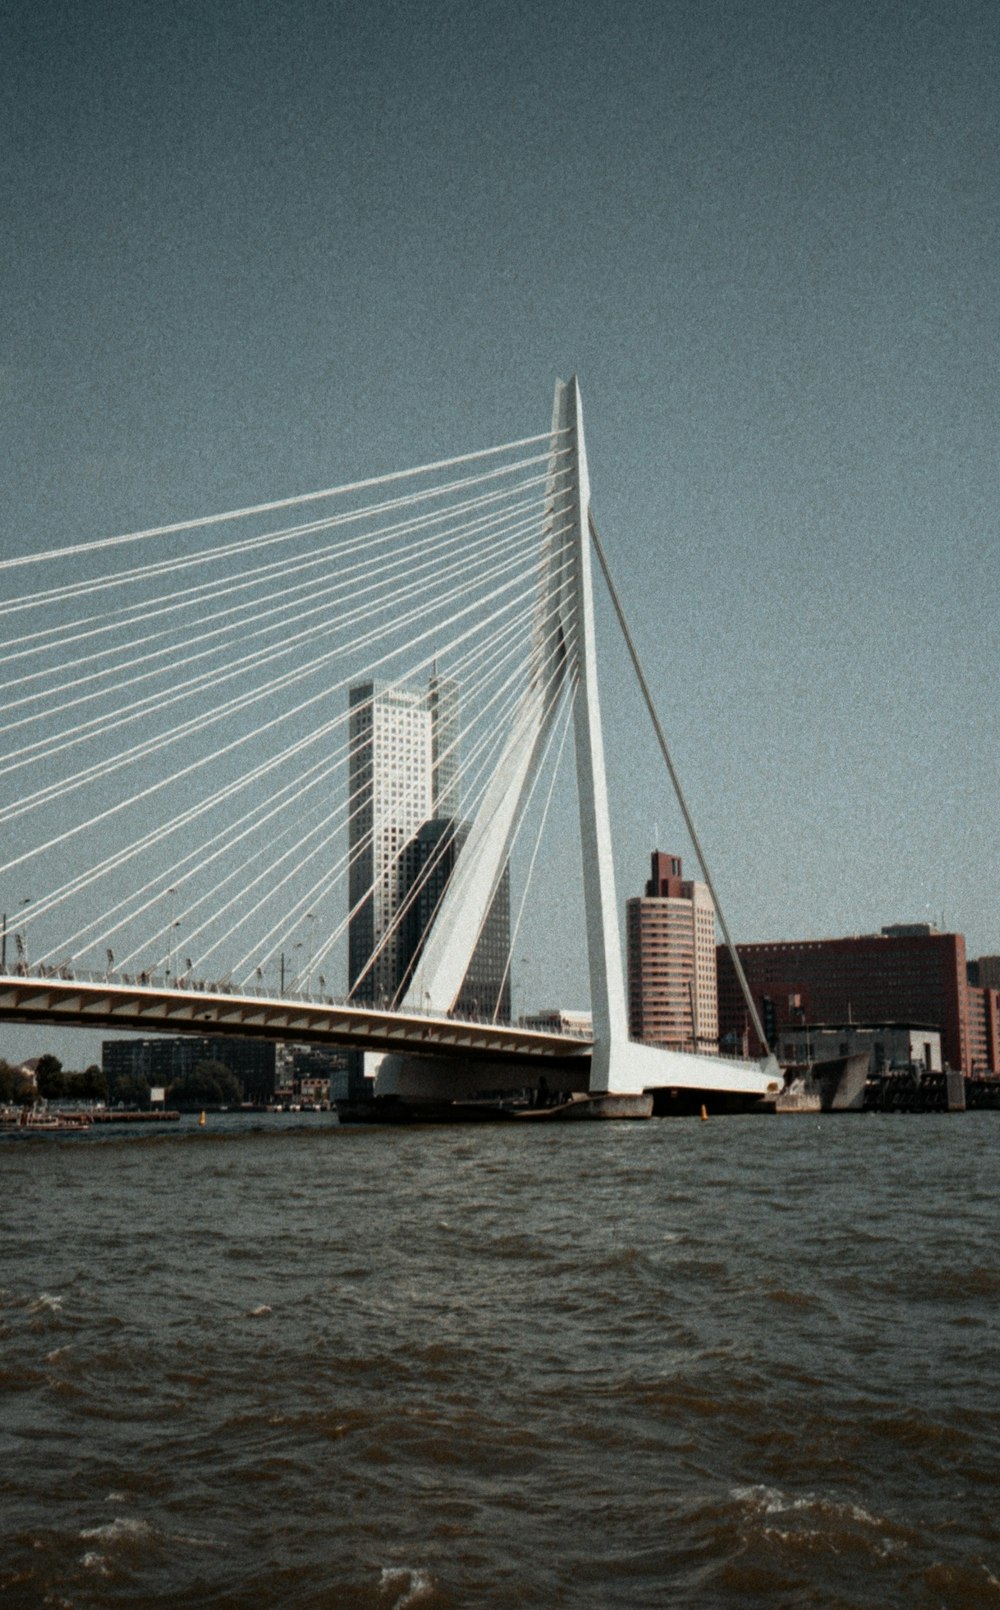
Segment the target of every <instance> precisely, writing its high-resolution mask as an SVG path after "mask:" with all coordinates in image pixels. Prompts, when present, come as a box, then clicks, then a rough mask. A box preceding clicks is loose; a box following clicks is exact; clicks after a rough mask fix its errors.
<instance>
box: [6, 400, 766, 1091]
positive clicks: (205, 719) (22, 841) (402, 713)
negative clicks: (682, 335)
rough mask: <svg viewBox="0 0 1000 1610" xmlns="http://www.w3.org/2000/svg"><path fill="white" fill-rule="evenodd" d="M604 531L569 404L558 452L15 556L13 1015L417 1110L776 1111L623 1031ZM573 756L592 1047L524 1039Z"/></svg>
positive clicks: (747, 1078) (739, 1086)
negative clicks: (603, 706)
mask: <svg viewBox="0 0 1000 1610" xmlns="http://www.w3.org/2000/svg"><path fill="white" fill-rule="evenodd" d="M592 539H593V542H594V543H595V544H597V551H598V553H599V555H600V557H601V561H602V564H603V562H604V561H603V555H602V554H601V551H600V547H599V543H598V542H597V536H596V531H595V530H594V528H593V525H592V521H591V519H590V497H589V482H588V471H587V459H586V449H585V444H584V436H583V421H582V410H581V404H580V395H579V389H578V387H577V384H576V382H575V381H571V382H569V383H566V384H563V383H561V382H560V383H559V384H558V385H557V388H556V398H555V406H554V411H553V420H552V426H551V429H550V430H549V431H547V432H545V433H544V434H539V435H536V436H531V437H526V438H523V439H520V440H517V441H514V442H511V443H507V444H505V445H503V446H501V447H497V448H490V449H485V450H480V451H477V452H473V453H467V454H463V455H461V456H458V457H454V458H450V459H446V460H441V461H438V462H436V463H434V464H429V465H423V466H420V467H418V468H417V469H414V470H410V471H403V472H396V473H394V474H391V475H386V476H381V477H375V478H371V479H368V480H364V481H357V482H353V483H350V484H347V485H343V486H337V487H333V488H329V489H326V490H324V491H321V492H317V493H310V494H306V495H303V496H300V497H295V498H288V499H283V500H279V501H275V502H272V503H268V504H262V505H257V506H254V507H252V508H246V509H241V510H237V511H233V512H231V513H228V514H223V515H213V516H209V517H206V518H203V519H198V520H189V521H183V522H178V523H175V524H173V525H169V526H163V527H158V528H155V529H150V530H144V531H138V532H132V533H129V534H127V535H125V536H121V537H114V538H104V539H97V540H94V541H91V542H84V543H80V544H78V545H76V546H74V547H72V548H68V549H55V550H51V551H49V552H46V553H40V554H26V555H23V556H21V557H18V558H14V559H9V560H6V561H3V562H2V563H0V570H2V571H3V572H5V575H4V580H5V581H6V583H7V586H6V588H5V589H4V591H5V594H6V598H5V601H3V602H2V603H0V619H2V621H3V626H4V639H3V647H2V651H0V675H2V677H3V681H2V684H0V699H2V701H3V707H4V748H3V755H2V757H0V776H2V777H3V778H4V780H5V784H6V786H5V790H4V795H5V802H4V804H3V805H2V806H0V823H2V825H3V839H2V849H0V888H2V890H3V893H0V902H2V904H3V906H4V908H5V911H6V915H5V916H4V918H3V955H2V962H0V1018H7V1019H13V1020H17V1021H38V1022H49V1023H59V1024H63V1025H79V1026H88V1027H102V1028H115V1027H117V1028H119V1029H126V1028H127V1029H139V1030H142V1031H144V1032H147V1033H148V1032H151V1031H153V1030H155V1031H170V1032H198V1033H201V1034H204V1033H206V1032H211V1033H213V1034H214V1033H233V1034H240V1035H250V1036H262V1037H265V1038H270V1039H279V1038H280V1039H290V1040H303V1041H310V1042H312V1043H317V1044H328V1045H342V1046H348V1047H352V1048H354V1049H356V1050H363V1051H364V1052H366V1053H367V1055H366V1058H365V1062H366V1074H367V1076H368V1078H369V1081H370V1083H369V1084H368V1085H366V1088H372V1089H374V1090H375V1091H377V1093H378V1094H379V1095H395V1096H396V1097H403V1098H405V1099H409V1100H420V1099H432V1098H434V1099H441V1098H445V1099H459V1098H462V1097H469V1096H471V1095H473V1094H475V1093H476V1092H477V1091H480V1090H483V1089H489V1090H491V1091H494V1092H495V1091H498V1090H502V1089H505V1088H509V1089H515V1088H518V1087H520V1086H523V1085H525V1084H531V1083H534V1082H536V1081H537V1070H538V1069H539V1068H540V1067H543V1068H546V1069H548V1070H549V1073H550V1074H555V1075H557V1076H558V1077H557V1078H555V1079H554V1080H553V1081H552V1082H553V1083H554V1084H555V1085H556V1087H557V1088H561V1089H564V1090H576V1091H589V1092H590V1093H591V1094H594V1095H611V1096H615V1097H623V1098H629V1099H631V1098H639V1097H641V1096H642V1093H643V1092H644V1091H647V1090H649V1089H653V1088H662V1087H680V1088H684V1089H690V1090H705V1091H716V1092H717V1091H725V1092H730V1093H733V1094H738V1095H746V1096H753V1095H762V1094H764V1093H765V1092H767V1091H769V1090H771V1089H773V1088H774V1086H775V1080H776V1066H775V1065H774V1064H773V1062H769V1063H768V1064H766V1065H762V1064H758V1063H747V1062H736V1061H730V1060H727V1059H724V1058H720V1057H717V1056H706V1055H699V1054H696V1053H686V1052H678V1051H671V1050H666V1049H662V1048H659V1047H652V1046H648V1045H638V1044H635V1043H634V1042H631V1041H630V1040H629V1037H628V1023H627V1012H626V1003H625V990H624V980H623V970H622V961H621V948H620V939H619V929H618V908H617V899H616V895H615V887H614V873H613V867H612V839H611V823H610V819H609V811H608V800H607V788H606V781H605V771H604V747H603V737H602V731H601V716H600V701H599V691H598V681H597V663H596V648H595V639H594V622H593V601H592V582H591V554H592ZM608 579H609V582H610V578H608ZM623 625H624V620H623ZM626 630H627V629H626ZM636 666H637V669H639V667H638V662H637V661H636ZM640 677H641V671H640ZM643 688H644V692H646V694H647V697H648V689H646V688H645V684H644V682H643ZM654 720H655V713H654ZM657 732H658V736H659V738H660V742H661V746H662V747H663V749H664V753H665V756H666V758H667V760H668V764H669V756H667V755H666V747H665V741H664V740H663V738H662V731H660V729H659V728H658V725H657ZM571 736H572V752H573V757H574V759H575V771H576V784H577V787H576V792H577V800H578V813H579V823H580V839H581V852H582V868H583V875H582V882H583V896H584V908H585V922H584V927H585V935H584V936H583V937H584V938H585V942H586V950H587V962H588V970H589V977H590V993H591V1006H592V1014H593V1028H592V1033H591V1034H590V1036H589V1037H587V1038H583V1037H582V1036H579V1035H578V1036H576V1037H574V1036H572V1035H566V1034H564V1033H559V1032H547V1031H544V1030H537V1029H535V1030H531V1029H525V1028H522V1027H518V1026H516V1025H513V1024H511V1023H510V1022H509V1021H507V1019H508V1017H509V1014H510V993H511V971H512V957H513V955H514V954H515V952H516V949H517V944H518V934H519V932H520V930H521V925H522V922H523V920H524V913H525V909H526V902H527V901H528V899H529V895H530V891H531V888H532V873H533V872H534V871H535V869H536V867H537V866H538V864H539V858H540V857H541V858H542V860H543V861H544V856H545V828H546V822H547V820H548V818H549V814H550V806H551V803H552V799H553V793H554V790H555V786H556V779H557V775H558V773H559V769H560V761H561V759H562V757H563V755H564V751H565V750H566V749H567V747H568V746H569V745H570V737H571ZM680 797H681V801H682V806H683V798H682V796H680ZM684 809H685V813H686V807H684ZM689 825H690V826H691V828H692V833H693V824H689ZM695 844H696V847H698V846H697V839H696V838H695ZM698 848H699V853H700V847H698ZM515 861H516V864H517V866H518V868H519V870H520V871H521V873H522V877H521V879H520V882H519V884H518V886H517V887H515V886H514V883H513V880H512V879H511V871H510V869H511V866H512V865H513V864H514V863H515ZM706 875H707V874H706ZM748 1011H749V1012H750V1013H751V1014H753V1011H754V1008H753V1003H752V1002H751V1001H749V1000H748Z"/></svg>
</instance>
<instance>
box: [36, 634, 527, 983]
mask: <svg viewBox="0 0 1000 1610" xmlns="http://www.w3.org/2000/svg"><path fill="white" fill-rule="evenodd" d="M527 614H528V611H526V610H525V609H524V608H522V610H521V615H522V617H523V623H522V626H521V636H522V637H523V632H524V625H525V624H526V622H527ZM517 625H518V623H517V620H516V618H515V620H514V621H513V622H510V623H508V624H507V625H506V626H505V628H504V632H503V637H504V639H509V640H510V643H511V644H513V647H511V646H510V645H509V644H508V643H507V642H506V641H503V642H501V649H502V651H503V653H504V656H505V658H506V660H507V661H510V660H511V658H512V655H513V654H514V653H515V652H517V641H518V639H517V637H516V636H515V633H516V631H517ZM474 633H475V640H474V641H473V643H472V647H471V648H470V649H469V650H468V653H467V660H458V661H457V662H456V664H457V668H458V670H459V672H460V673H464V670H465V668H466V664H468V667H469V668H470V669H471V668H472V667H474V666H475V664H476V663H477V661H482V660H483V658H484V654H485V650H486V645H485V644H484V642H483V640H482V639H481V638H480V637H479V635H478V634H479V624H478V623H477V625H476V627H475V628H474ZM470 635H473V634H472V633H471V632H470V631H467V632H465V633H463V634H462V636H463V637H464V638H466V639H468V638H469V637H470ZM435 652H437V651H435ZM433 657H434V656H432V655H428V656H427V658H426V660H425V661H423V662H422V663H421V664H420V665H418V667H417V668H416V671H417V672H418V673H419V672H420V671H423V670H426V669H427V668H428V667H429V666H430V665H431V663H432V659H433ZM495 671H496V665H495V664H493V663H487V667H486V672H485V675H487V676H489V675H492V674H495ZM347 722H348V712H346V711H345V712H343V713H342V714H340V715H338V717H337V718H336V722H335V723H331V724H329V728H332V727H333V726H334V725H336V726H340V727H342V728H346V726H347ZM328 730H329V729H328ZM300 747H302V746H300ZM282 758H284V759H291V758H292V757H291V754H290V752H287V751H286V753H285V755H284V756H283V757H282ZM346 759H347V740H346V737H345V741H344V743H343V744H342V745H341V747H340V749H339V750H337V751H335V752H334V754H333V755H332V757H328V758H326V759H325V760H324V761H323V762H318V763H316V764H315V765H314V766H313V767H312V768H310V769H309V773H307V774H304V775H305V777H306V783H304V784H303V785H302V788H301V789H299V790H296V789H294V788H293V786H292V785H286V786H285V787H284V788H283V789H282V790H281V791H280V797H279V806H278V808H280V810H281V812H283V813H285V814H290V813H291V811H292V810H293V808H294V807H295V806H296V804H297V803H298V800H299V797H300V795H301V792H302V791H303V789H304V788H305V787H306V786H309V787H313V786H316V785H317V784H318V783H320V782H322V781H328V780H329V778H330V776H331V775H332V773H333V772H334V771H335V770H336V769H338V768H342V767H343V766H344V765H345V764H346ZM272 764H273V763H272ZM263 770H264V768H259V769H258V771H257V773H256V776H257V777H259V776H260V775H262V772H263ZM310 774H311V775H310ZM252 775H253V774H252ZM239 787H240V784H239V783H237V784H233V785H230V787H229V788H228V789H227V790H226V791H225V793H226V794H227V795H231V794H232V793H233V792H235V791H236V790H237V789H238V788H239ZM215 802H216V801H214V800H213V801H211V802H209V803H215ZM200 809H201V808H200V807H193V808H192V810H191V811H189V812H188V813H187V814H186V817H185V818H184V820H183V822H182V823H180V824H177V823H168V824H166V825H165V826H164V827H161V828H160V829H159V830H158V832H156V833H155V834H150V835H146V836H145V837H144V839H143V840H141V841H140V842H139V844H138V846H137V849H138V850H142V849H148V848H149V847H150V846H151V843H152V842H154V841H155V838H156V837H163V836H165V835H167V834H169V833H171V832H173V831H174V829H175V827H176V826H178V825H189V824H190V822H191V821H193V819H194V818H195V815H196V814H199V813H200ZM338 809H340V810H342V807H338ZM274 814H275V810H274V809H272V810H267V811H265V812H264V813H263V816H262V817H261V818H260V820H259V821H258V822H257V823H251V826H259V825H262V823H263V822H266V821H267V820H269V819H270V818H271V817H272V816H273V815H274ZM246 820H247V817H246V816H244V817H242V818H240V819H239V821H240V825H242V824H243V823H244V822H245V821H246ZM238 836H239V837H243V834H242V833H240V834H239V835H238ZM220 837H222V835H216V840H218V839H219V838H220ZM212 843H213V840H211V839H210V840H209V841H208V844H209V845H211V844H212ZM270 844H271V847H272V848H273V840H271V841H270ZM225 848H227V846H226V845H225V844H223V845H222V847H221V848H218V849H216V850H214V851H213V853H212V854H211V855H206V854H204V853H203V852H202V851H199V850H195V851H193V852H190V853H189V854H188V855H187V856H186V857H185V860H184V862H183V863H181V867H180V872H181V873H183V869H184V866H185V865H192V864H197V865H198V866H199V868H200V870H204V866H205V864H206V863H208V862H211V861H212V860H214V859H217V858H218V856H219V855H220V854H222V853H223V850H224V849H225ZM206 849H207V846H206ZM128 853H129V852H128V851H123V852H119V855H118V858H117V860H118V864H120V863H121V861H122V860H123V859H124V857H125V856H126V855H127V854H128ZM108 869H109V867H108V864H107V863H105V866H104V867H103V868H98V869H97V870H98V871H102V870H105V871H106V870H108ZM178 875H179V873H178V872H176V871H175V873H174V879H175V881H176V880H177V878H178ZM88 881H92V879H91V880H88ZM76 887H79V885H77V886H76ZM67 892H69V893H72V892H75V889H74V888H70V889H69V890H68V891H67ZM54 903H55V902H54V901H53V900H52V899H51V898H50V900H49V902H48V906H40V907H39V910H38V915H41V914H43V911H44V910H45V909H49V908H51V906H52V905H53V904H54ZM152 903H153V900H152V899H151V900H149V901H147V906H148V905H151V904H152ZM134 915H135V913H134V912H133V913H129V916H130V917H132V916H134ZM182 915H183V916H184V917H185V918H188V917H189V916H190V912H185V913H182ZM88 926H90V927H91V930H92V926H93V925H88ZM82 937H83V935H82V934H77V935H75V936H73V941H72V942H77V941H79V939H80V938H82ZM111 937H113V936H112V933H111V932H107V933H105V934H104V935H101V936H99V937H98V938H97V939H96V941H95V940H94V939H93V938H91V940H90V943H95V942H96V943H104V942H105V941H106V940H107V939H110V938H111ZM123 965H124V962H123Z"/></svg>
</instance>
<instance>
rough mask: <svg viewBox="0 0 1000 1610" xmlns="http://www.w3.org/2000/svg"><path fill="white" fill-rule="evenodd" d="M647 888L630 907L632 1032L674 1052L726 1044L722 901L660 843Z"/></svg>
mask: <svg viewBox="0 0 1000 1610" xmlns="http://www.w3.org/2000/svg"><path fill="white" fill-rule="evenodd" d="M650 872H651V875H650V879H649V882H648V883H647V884H646V892H645V894H644V895H637V896H634V897H633V898H632V899H631V900H629V901H627V903H626V907H625V930H626V942H627V949H628V1004H629V1034H630V1036H631V1038H632V1039H633V1040H645V1041H647V1042H648V1043H649V1044H651V1045H662V1046H666V1047H667V1048H668V1049H670V1050H673V1051H701V1052H712V1051H715V1050H716V1049H717V1047H718V1038H719V1014H718V1000H717V983H716V966H715V905H714V902H713V900H712V896H711V894H710V893H709V890H708V886H707V885H706V884H704V883H697V882H694V881H692V880H690V879H685V878H684V876H683V871H682V866H681V859H680V856H677V855H664V854H663V853H662V852H661V851H659V850H655V851H654V852H653V855H652V858H651V868H650Z"/></svg>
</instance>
